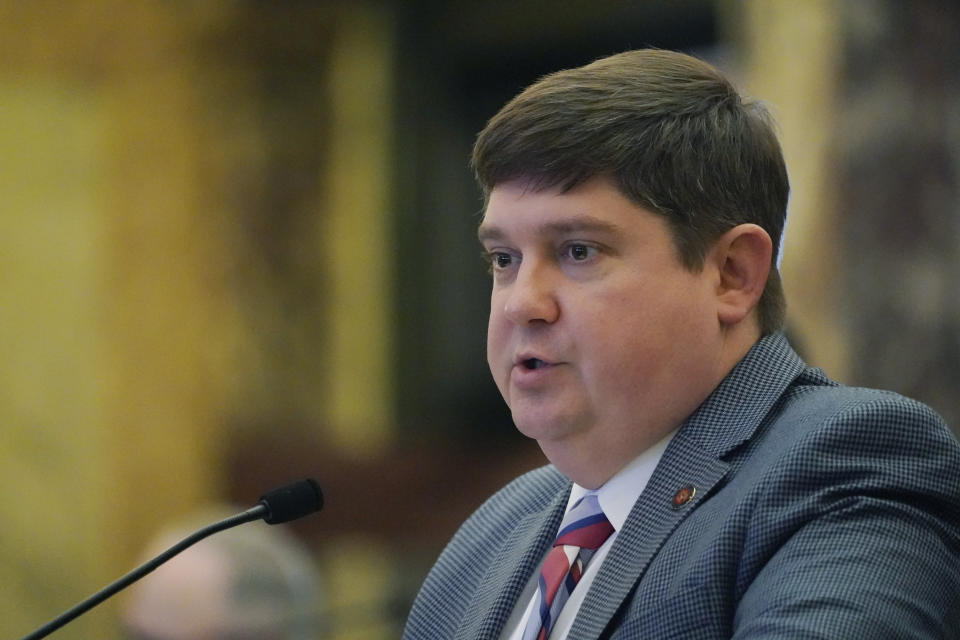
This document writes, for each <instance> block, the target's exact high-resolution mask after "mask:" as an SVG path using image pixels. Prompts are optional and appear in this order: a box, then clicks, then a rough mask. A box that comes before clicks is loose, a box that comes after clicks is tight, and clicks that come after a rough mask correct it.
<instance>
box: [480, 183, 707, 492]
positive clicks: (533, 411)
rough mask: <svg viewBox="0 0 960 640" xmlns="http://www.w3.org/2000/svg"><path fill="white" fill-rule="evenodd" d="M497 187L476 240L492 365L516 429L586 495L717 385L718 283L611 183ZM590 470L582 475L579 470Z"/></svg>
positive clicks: (664, 228) (654, 219)
mask: <svg viewBox="0 0 960 640" xmlns="http://www.w3.org/2000/svg"><path fill="white" fill-rule="evenodd" d="M526 186H527V185H526V184H525V183H524V182H522V181H514V182H508V183H504V184H501V185H498V186H496V187H495V188H494V189H493V190H492V192H491V194H490V198H489V203H488V206H487V210H486V213H485V216H484V220H483V223H482V224H481V226H480V230H479V235H480V239H481V242H482V244H483V246H484V250H485V251H486V252H487V253H488V254H489V256H490V263H491V268H492V271H493V291H492V294H491V298H490V322H489V327H488V335H487V361H488V363H489V365H490V371H491V372H492V374H493V378H494V380H495V381H496V384H497V387H498V388H499V389H500V393H501V394H502V395H503V398H504V399H505V400H506V402H507V405H508V406H509V407H510V409H511V412H512V414H513V420H514V423H515V424H516V426H517V428H518V429H519V430H520V431H521V432H522V433H524V434H525V435H527V436H529V437H531V438H535V439H536V440H538V441H539V443H540V446H541V447H542V448H543V450H544V452H545V453H546V455H547V457H548V458H550V460H551V461H552V462H553V463H554V464H555V465H557V467H558V468H560V470H561V471H563V472H564V473H566V474H567V475H568V476H570V477H572V478H573V479H574V480H575V481H577V482H579V483H580V484H583V485H585V486H589V485H590V484H594V485H599V484H602V483H603V482H605V481H606V480H607V479H609V477H610V476H612V475H613V473H615V472H616V471H618V470H619V469H620V468H621V467H622V466H623V465H625V464H627V463H628V462H629V461H630V460H632V459H633V458H634V457H636V456H637V455H639V454H640V453H641V452H642V451H643V450H645V449H646V448H648V447H649V446H651V445H652V444H655V443H656V442H657V441H658V440H660V439H661V438H663V437H664V436H665V435H666V434H668V433H669V432H670V431H672V430H673V429H674V428H676V427H677V426H678V425H679V424H680V423H681V422H682V421H683V420H684V419H685V418H686V417H687V416H688V415H689V414H690V413H692V412H693V410H694V409H695V408H696V407H697V406H699V404H700V403H701V402H702V401H703V400H704V399H705V398H706V396H707V395H708V394H709V393H710V391H712V390H713V388H714V387H715V386H716V384H717V382H718V381H719V379H718V376H719V377H720V378H722V372H721V371H720V370H719V368H718V360H719V357H718V354H719V343H720V341H721V335H720V326H719V322H718V319H717V310H716V302H715V300H716V292H717V289H718V286H719V275H718V273H717V270H716V269H714V268H712V267H711V266H710V263H709V261H708V266H707V267H705V268H704V269H703V270H701V271H699V272H691V271H689V270H687V269H685V268H684V267H683V266H682V265H681V263H680V261H679V259H678V256H677V253H676V249H675V245H674V243H673V241H672V238H671V235H670V231H669V228H668V226H667V223H666V221H665V220H664V219H663V218H662V217H660V216H658V215H656V214H653V213H651V212H649V211H647V210H645V209H643V208H641V207H639V206H637V205H635V204H633V203H632V202H631V201H629V200H628V199H627V198H625V197H624V196H623V195H622V194H621V193H620V192H619V191H618V190H617V189H616V188H615V187H614V186H613V185H612V184H611V183H610V182H608V181H606V180H603V179H599V178H596V179H593V180H590V181H588V182H586V183H584V184H582V185H580V186H578V187H577V188H575V189H573V190H571V191H568V192H566V193H561V192H560V190H559V189H548V190H541V191H536V190H532V189H527V188H526ZM583 456H587V457H589V458H590V461H589V464H588V465H586V466H587V467H588V468H589V469H588V470H587V471H586V472H584V471H583V470H582V469H581V467H582V466H583V463H582V462H581V461H579V458H581V457H583Z"/></svg>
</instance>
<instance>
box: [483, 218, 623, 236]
mask: <svg viewBox="0 0 960 640" xmlns="http://www.w3.org/2000/svg"><path fill="white" fill-rule="evenodd" d="M584 231H590V232H594V233H606V234H611V235H617V234H620V233H622V232H623V228H622V227H620V226H619V225H616V224H614V223H612V222H608V221H607V220H601V219H600V218H595V217H593V216H589V215H583V216H577V217H575V218H569V219H561V220H552V221H550V222H547V223H545V224H543V225H541V226H539V227H538V228H537V232H538V233H544V234H552V235H564V234H570V233H581V232H584ZM506 236H507V233H506V231H504V230H503V229H501V228H500V227H498V226H495V225H487V224H485V223H483V222H481V223H480V227H479V228H478V229H477V238H479V240H480V242H489V241H495V240H502V239H503V238H505V237H506Z"/></svg>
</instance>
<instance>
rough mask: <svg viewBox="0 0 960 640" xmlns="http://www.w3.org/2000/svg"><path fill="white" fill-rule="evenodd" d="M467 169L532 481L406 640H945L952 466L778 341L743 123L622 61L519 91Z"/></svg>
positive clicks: (446, 569)
mask: <svg viewBox="0 0 960 640" xmlns="http://www.w3.org/2000/svg"><path fill="white" fill-rule="evenodd" d="M473 164H474V167H475V169H476V173H477V177H478V180H479V182H480V185H481V186H482V188H483V190H484V193H485V196H486V209H485V214H484V219H483V222H482V224H481V225H480V229H479V236H480V240H481V242H482V244H483V246H484V250H485V251H486V253H487V255H489V257H490V265H491V270H492V272H493V290H492V295H491V306H490V322H489V330H488V341H487V346H488V362H489V365H490V370H491V372H492V374H493V377H494V380H495V381H496V383H497V386H498V388H499V390H500V392H501V394H502V395H503V397H504V399H505V400H506V402H507V404H508V405H509V407H510V409H511V412H512V415H513V419H514V422H515V424H516V426H517V428H518V429H519V430H520V431H521V432H522V433H524V434H526V435H528V436H530V437H532V438H535V439H536V440H537V441H538V443H539V444H540V446H541V448H542V449H543V451H544V453H545V454H546V456H547V458H548V459H549V460H550V462H551V464H550V465H549V466H547V467H544V468H541V469H538V470H535V471H533V472H530V473H528V474H526V475H524V476H522V477H520V478H519V479H517V480H515V481H514V482H513V483H511V484H510V485H508V486H507V487H506V488H504V489H503V490H501V491H500V492H499V493H497V494H496V495H495V496H493V497H492V498H491V499H490V500H488V501H487V503H486V504H484V505H483V506H482V507H481V508H480V509H479V510H478V511H477V512H476V513H475V514H474V515H473V516H472V517H471V518H470V519H469V520H468V521H467V522H466V523H465V524H464V525H463V526H462V527H461V529H460V531H459V532H458V533H457V534H456V536H455V537H454V538H453V540H452V541H451V542H450V544H449V545H448V546H447V548H446V549H445V550H444V552H443V554H442V555H441V556H440V558H439V560H438V561H437V563H436V565H435V566H434V568H433V569H432V571H431V572H430V574H429V576H428V577H427V579H426V581H425V583H424V585H423V587H422V589H421V591H420V594H419V595H418V597H417V599H416V601H415V603H414V605H413V609H412V611H411V613H410V617H409V619H408V622H407V626H406V629H405V638H407V639H409V640H417V639H425V640H426V639H430V640H436V639H439V638H462V639H466V638H470V639H474V638H510V639H521V638H522V639H523V640H529V639H531V638H547V637H549V638H552V639H556V638H571V639H573V638H577V639H585V638H598V637H603V638H620V639H626V638H642V639H645V640H653V639H656V640H661V639H663V638H813V637H816V638H838V639H851V638H870V639H871V640H876V639H878V638H941V637H951V638H952V637H960V602H958V598H960V562H958V556H957V552H958V548H960V446H958V444H957V442H956V440H955V439H954V437H953V436H952V434H951V433H950V432H949V430H948V429H947V427H946V426H945V425H944V424H943V421H942V420H941V419H940V418H939V417H938V416H937V415H936V414H934V413H933V412H932V411H931V410H930V409H928V408H927V407H925V406H923V405H920V404H918V403H916V402H913V401H911V400H908V399H906V398H903V397H901V396H898V395H896V394H892V393H888V392H881V391H873V390H864V389H851V388H846V387H843V386H840V385H838V384H836V383H835V382H832V381H831V380H829V379H828V378H827V377H826V376H825V375H824V374H823V373H822V372H821V371H819V370H817V369H811V368H809V367H808V366H806V365H805V364H804V363H803V362H802V361H801V359H800V358H799V357H798V356H797V355H796V353H794V351H793V350H792V349H791V348H790V346H789V344H788V343H787V341H786V339H785V338H784V336H783V335H782V333H780V329H781V326H782V323H783V316H784V304H783V293H782V290H781V286H780V279H779V275H778V273H777V270H776V264H777V251H778V245H779V241H780V236H781V233H782V230H783V224H784V218H785V215H786V205H787V194H788V183H787V175H786V170H785V167H784V164H783V159H782V155H781V152H780V148H779V144H778V142H777V139H776V136H775V134H774V133H773V129H772V124H771V122H770V120H769V118H768V116H767V115H766V113H765V111H764V110H763V108H762V107H761V106H760V105H758V104H756V103H752V102H749V101H745V100H744V99H742V98H741V97H740V96H739V95H738V94H737V92H736V91H735V90H734V89H733V87H732V86H731V85H730V84H729V82H728V81H727V80H726V79H724V78H723V77H722V76H721V74H720V73H718V72H717V71H716V70H715V69H713V68H712V67H711V66H709V65H707V64H705V63H703V62H701V61H699V60H696V59H694V58H692V57H689V56H685V55H682V54H677V53H672V52H666V51H659V50H643V51H633V52H628V53H624V54H620V55H616V56H612V57H609V58H606V59H602V60H599V61H597V62H594V63H593V64H590V65H587V66H585V67H582V68H579V69H573V70H568V71H562V72H559V73H556V74H553V75H550V76H547V77H545V78H544V79H542V80H540V81H539V82H537V83H535V84H534V85H532V86H531V87H529V88H528V89H527V90H525V91H524V92H523V93H521V94H520V95H519V96H517V97H516V98H514V100H512V101H511V102H510V103H508V104H507V105H506V106H505V107H504V108H503V109H502V110H501V111H500V112H499V113H498V114H497V115H496V116H494V117H493V118H492V119H491V120H490V122H489V123H488V124H487V127H486V128H485V129H484V130H483V131H482V132H481V134H480V135H479V137H478V139H477V142H476V145H475V148H474V154H473ZM561 523H563V524H562V525H561ZM558 531H559V537H558ZM555 538H558V540H557V545H556V546H554V539H555Z"/></svg>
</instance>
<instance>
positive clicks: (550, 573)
mask: <svg viewBox="0 0 960 640" xmlns="http://www.w3.org/2000/svg"><path fill="white" fill-rule="evenodd" d="M611 533H613V525H611V524H610V521H609V520H607V516H605V515H603V510H602V509H601V508H600V503H599V501H598V500H597V495H596V494H595V493H588V494H586V495H585V496H583V497H582V498H580V499H579V500H578V501H577V502H576V504H574V505H573V508H572V509H570V511H568V512H567V515H566V516H564V518H563V523H562V524H561V525H560V532H559V533H558V534H557V539H556V541H555V542H554V543H553V549H552V550H551V551H550V553H549V554H547V559H546V560H544V562H543V568H542V569H541V570H540V587H539V588H538V589H537V595H536V607H537V608H536V609H535V610H534V611H533V612H532V613H531V614H530V618H529V619H528V620H527V626H526V628H525V629H524V631H523V640H546V638H548V637H549V636H550V631H552V630H553V624H554V623H555V622H556V620H557V616H558V615H559V614H560V610H561V609H562V608H563V605H564V604H566V602H567V599H568V598H569V597H570V594H571V593H572V592H573V588H574V587H576V586H577V583H578V582H579V581H580V576H582V575H583V569H584V567H585V566H587V563H588V562H589V561H590V558H591V557H592V556H593V554H594V553H595V552H596V550H597V549H599V548H600V545H602V544H603V543H604V542H605V541H606V539H607V538H609V537H610V534H611Z"/></svg>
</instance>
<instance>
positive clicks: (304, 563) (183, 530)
mask: <svg viewBox="0 0 960 640" xmlns="http://www.w3.org/2000/svg"><path fill="white" fill-rule="evenodd" d="M235 513H238V510H235V509H233V508H217V509H213V510H211V512H209V513H203V514H197V516H196V517H191V518H189V519H188V520H187V521H185V522H183V523H181V524H179V525H177V526H174V527H171V528H169V529H168V530H165V531H163V532H161V533H160V534H159V535H158V536H157V537H156V539H155V540H154V541H153V542H152V543H151V544H150V545H149V546H148V549H147V553H146V554H145V555H146V556H147V557H151V558H152V557H153V556H155V555H157V554H159V553H160V552H162V551H164V550H165V549H168V548H170V547H171V546H173V545H174V544H176V543H177V542H179V541H180V540H182V539H183V538H184V537H186V536H187V535H189V534H190V533H192V532H193V531H196V530H197V529H198V528H199V527H200V526H203V525H206V524H208V523H210V522H215V521H217V520H220V519H222V518H224V517H227V516H230V515H233V514H235ZM260 524H261V525H262V523H260ZM127 597H128V600H127V601H126V602H125V606H124V610H123V614H122V623H123V628H124V638H126V639H128V640H315V639H316V638H319V637H321V624H320V619H319V616H318V611H319V605H320V597H321V594H320V579H319V571H318V569H317V567H316V565H315V563H314V561H313V558H312V557H311V555H310V552H309V551H308V550H307V549H306V548H305V547H304V545H302V544H301V543H300V542H299V540H297V539H296V538H295V537H293V536H292V535H289V534H288V533H287V532H285V531H282V530H280V529H278V528H274V527H270V528H268V527H266V525H263V526H260V525H257V524H251V525H246V526H243V527H239V528H236V529H230V530H229V531H224V532H221V533H218V534H217V535H215V536H212V537H210V538H207V539H206V540H201V541H200V542H198V543H197V544H196V545H194V546H192V547H190V548H188V549H187V550H186V551H184V552H183V553H181V554H180V555H178V556H176V557H175V558H173V559H172V560H170V561H169V562H167V563H166V564H164V565H163V566H161V567H159V568H157V569H156V571H154V572H153V573H151V574H150V575H149V576H147V577H146V578H145V579H144V580H141V581H140V582H138V583H137V584H135V585H133V587H132V588H131V589H130V593H129V594H128V596H127Z"/></svg>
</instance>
